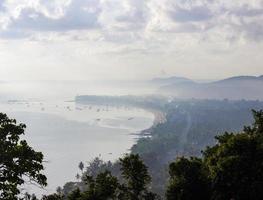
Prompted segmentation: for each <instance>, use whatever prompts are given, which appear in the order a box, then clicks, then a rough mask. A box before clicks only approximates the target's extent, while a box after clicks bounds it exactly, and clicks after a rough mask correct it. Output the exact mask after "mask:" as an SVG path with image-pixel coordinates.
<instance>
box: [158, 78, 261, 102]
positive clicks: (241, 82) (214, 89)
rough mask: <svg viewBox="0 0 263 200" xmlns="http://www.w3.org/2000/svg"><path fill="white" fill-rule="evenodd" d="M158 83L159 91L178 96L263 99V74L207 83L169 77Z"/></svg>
mask: <svg viewBox="0 0 263 200" xmlns="http://www.w3.org/2000/svg"><path fill="white" fill-rule="evenodd" d="M171 80H173V81H171ZM157 83H159V89H158V93H160V94H163V95H172V96H175V97H178V98H198V99H225V98H227V99H233V100H238V99H246V100H257V99H259V100H263V76H258V77H256V76H237V77H230V78H227V79H224V80H219V81H212V82H206V83H200V82H195V81H191V80H189V79H183V78H177V79H175V78H173V79H171V78H168V79H162V81H157Z"/></svg>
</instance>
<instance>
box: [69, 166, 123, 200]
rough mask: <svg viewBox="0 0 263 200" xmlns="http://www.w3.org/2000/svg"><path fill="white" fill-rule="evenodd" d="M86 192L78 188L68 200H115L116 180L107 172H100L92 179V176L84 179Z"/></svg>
mask: <svg viewBox="0 0 263 200" xmlns="http://www.w3.org/2000/svg"><path fill="white" fill-rule="evenodd" d="M85 184H86V186H87V187H86V190H85V191H84V192H81V191H80V189H79V188H77V189H76V190H74V191H73V192H72V193H71V194H69V196H68V199H69V200H82V199H83V200H94V199H96V200H105V199H115V198H116V193H117V189H118V185H119V184H118V180H117V178H116V177H114V176H112V175H111V173H110V172H109V171H105V172H101V173H99V174H98V175H97V177H96V178H95V179H94V178H93V177H92V176H86V178H85Z"/></svg>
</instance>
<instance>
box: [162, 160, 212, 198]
mask: <svg viewBox="0 0 263 200" xmlns="http://www.w3.org/2000/svg"><path fill="white" fill-rule="evenodd" d="M169 174H170V180H169V185H168V187H167V191H166V198H167V200H191V199H202V200H209V198H210V181H209V179H208V171H207V169H206V168H205V166H204V164H203V162H202V160H201V159H199V158H193V157H192V158H190V159H187V158H184V157H181V158H177V160H176V161H175V162H173V163H171V164H170V166H169Z"/></svg>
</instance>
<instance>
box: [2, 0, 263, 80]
mask: <svg viewBox="0 0 263 200" xmlns="http://www.w3.org/2000/svg"><path fill="white" fill-rule="evenodd" d="M259 74H263V0H249V1H248V0H231V1H230V0H0V80H32V79H41V80H47V79H50V80H56V79H59V80H66V79H67V80H68V79H71V80H75V79H81V80H87V79H88V80H89V79H149V78H152V77H156V76H171V75H175V76H186V77H189V78H194V79H217V78H223V77H227V76H232V75H259Z"/></svg>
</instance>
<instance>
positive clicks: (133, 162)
mask: <svg viewBox="0 0 263 200" xmlns="http://www.w3.org/2000/svg"><path fill="white" fill-rule="evenodd" d="M120 165H121V174H122V177H123V178H124V181H125V183H124V185H122V186H121V191H122V192H121V194H120V196H119V197H120V199H123V198H124V199H129V200H139V199H140V200H141V199H155V198H156V195H155V194H153V193H151V192H149V191H148V188H147V186H148V184H149V183H150V182H151V177H150V175H149V174H148V170H147V167H146V166H145V165H144V163H143V161H142V160H141V159H140V157H139V155H138V154H130V155H126V156H125V157H124V158H121V159H120Z"/></svg>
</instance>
